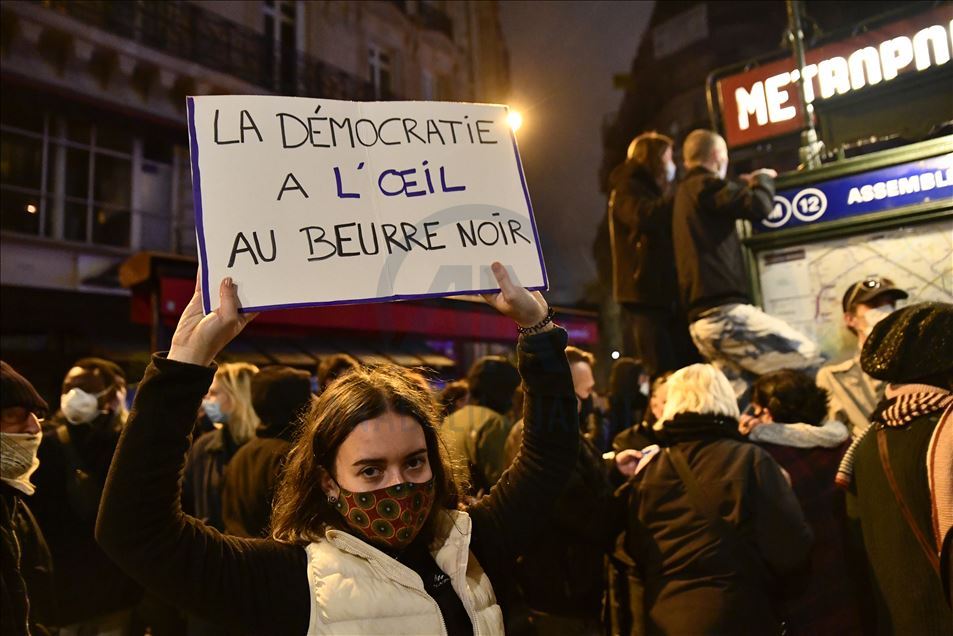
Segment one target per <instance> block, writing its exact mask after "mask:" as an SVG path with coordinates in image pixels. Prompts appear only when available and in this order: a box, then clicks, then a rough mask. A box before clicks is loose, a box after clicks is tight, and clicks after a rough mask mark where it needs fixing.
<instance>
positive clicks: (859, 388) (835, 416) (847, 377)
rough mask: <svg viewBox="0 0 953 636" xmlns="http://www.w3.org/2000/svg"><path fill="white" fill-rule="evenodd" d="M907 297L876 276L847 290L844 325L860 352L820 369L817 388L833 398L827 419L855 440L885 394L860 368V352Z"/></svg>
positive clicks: (861, 281) (877, 381)
mask: <svg viewBox="0 0 953 636" xmlns="http://www.w3.org/2000/svg"><path fill="white" fill-rule="evenodd" d="M907 297H908V294H907V292H905V291H903V290H902V289H898V288H897V287H896V286H894V283H893V281H892V280H890V279H889V278H881V277H877V276H872V277H869V278H866V279H864V280H859V281H857V282H855V283H853V284H852V285H850V286H848V287H847V289H846V290H845V291H844V296H843V298H842V300H841V305H842V307H843V310H844V325H845V326H846V327H847V329H848V330H849V331H850V332H851V333H852V334H854V335H855V336H856V337H857V350H856V351H855V352H854V355H853V356H851V357H850V358H849V359H848V360H844V361H843V362H839V363H837V364H828V365H825V366H823V367H821V369H820V370H819V371H818V372H817V385H818V386H819V387H821V388H823V389H826V390H827V392H828V393H830V396H831V399H830V402H829V403H828V419H831V420H838V421H839V422H842V423H843V424H844V425H846V426H847V428H848V429H849V430H850V433H851V436H852V437H854V438H855V439H856V438H857V437H859V436H860V435H861V434H862V433H863V432H864V431H866V430H867V428H868V427H869V426H870V419H869V418H870V414H871V413H873V411H874V408H875V407H876V406H877V404H878V403H879V402H880V400H881V399H883V394H884V384H883V382H881V381H880V380H875V379H874V378H872V377H870V376H869V375H867V374H866V373H864V371H863V369H861V368H860V351H861V349H863V348H864V342H866V341H867V336H869V335H870V332H871V330H872V329H873V328H874V325H876V324H877V323H878V322H880V321H881V320H883V319H884V318H886V317H887V316H888V315H890V314H891V313H893V311H894V310H895V309H896V304H897V301H898V300H903V299H905V298H907Z"/></svg>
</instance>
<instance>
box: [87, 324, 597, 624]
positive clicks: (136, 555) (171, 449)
mask: <svg viewBox="0 0 953 636" xmlns="http://www.w3.org/2000/svg"><path fill="white" fill-rule="evenodd" d="M566 341H567V336H566V332H565V331H563V330H562V329H554V330H551V331H548V332H545V333H542V334H537V335H533V336H522V337H521V338H520V341H519V347H518V351H519V369H520V374H521V376H522V378H523V382H524V388H525V391H526V406H525V413H526V433H525V437H524V442H523V448H522V451H521V453H520V455H519V458H518V459H517V461H516V463H515V464H514V465H513V466H512V467H511V468H510V469H509V470H508V471H507V472H505V473H504V474H503V476H502V477H501V478H500V480H499V482H498V483H497V485H496V486H494V488H493V489H492V490H491V492H490V494H489V495H488V496H487V497H484V498H483V499H481V500H480V501H479V502H478V503H476V504H474V505H472V506H470V507H469V509H468V510H467V512H468V513H469V515H470V517H471V519H472V524H473V525H472V528H473V530H472V540H471V544H470V549H471V550H472V552H473V554H474V555H475V556H476V558H477V559H478V560H479V562H480V564H481V565H482V566H483V569H484V571H485V572H486V574H487V575H488V576H489V578H490V580H491V581H501V580H504V579H505V578H506V577H507V576H509V575H510V572H511V570H512V568H513V566H514V565H515V555H516V554H518V553H519V551H520V550H521V549H522V548H523V547H525V546H526V545H527V544H528V543H529V542H531V541H532V540H533V538H534V536H535V535H536V534H537V533H539V532H544V531H545V528H544V524H545V520H546V519H547V518H548V513H549V512H550V509H551V508H552V505H553V502H554V500H555V498H556V496H557V495H558V494H559V492H560V491H561V490H562V488H563V485H564V483H565V482H566V480H567V479H568V477H569V473H570V471H571V469H572V466H573V463H574V460H575V457H576V451H577V448H578V442H579V440H578V437H579V436H578V427H577V425H576V420H575V417H576V401H575V400H576V399H575V394H574V392H573V385H572V377H571V375H570V372H569V365H568V363H567V362H566V356H565V354H564V349H565V347H566ZM214 372H215V369H214V367H203V366H197V365H190V364H183V363H180V362H175V361H172V360H168V359H166V358H165V357H163V356H160V355H157V356H155V357H154V358H153V361H152V364H151V365H150V366H149V368H148V369H147V371H146V374H145V378H144V379H143V382H142V384H141V385H140V387H139V391H138V394H137V396H136V402H135V404H134V405H133V409H132V413H131V416H130V419H129V423H128V425H127V426H126V429H125V430H124V431H123V434H122V438H121V439H120V442H119V447H118V449H117V452H116V456H115V459H114V460H113V464H112V467H111V469H110V472H109V478H108V481H107V483H106V489H105V492H104V495H103V500H102V505H101V507H100V511H99V519H98V523H97V539H98V540H99V542H100V544H101V545H102V546H103V549H104V550H105V551H106V552H107V553H108V554H109V555H110V556H111V557H112V558H113V559H114V560H115V561H116V562H117V563H119V564H120V565H121V567H122V568H123V569H125V570H126V571H127V572H128V573H129V574H130V575H131V576H132V577H134V578H135V579H137V580H138V581H140V582H141V583H142V584H143V585H144V586H145V587H146V588H148V589H150V590H152V591H153V592H154V593H156V594H157V595H158V596H160V597H161V598H163V599H165V600H166V601H168V602H171V603H173V604H174V605H176V606H178V607H180V608H183V609H185V610H186V611H189V612H191V613H194V614H196V615H198V616H201V617H204V618H206V619H209V620H211V621H214V622H217V623H221V624H224V625H228V626H230V627H232V628H235V629H237V630H239V631H241V632H247V633H252V634H282V635H288V634H304V633H306V632H307V629H308V621H309V615H310V611H311V600H310V597H311V590H310V589H309V584H308V576H307V571H306V566H307V558H306V554H305V550H304V548H303V547H301V546H296V545H289V544H284V543H279V542H276V541H273V540H270V539H244V538H238V537H231V536H226V535H222V534H221V533H219V532H218V531H216V530H214V529H212V528H209V527H207V526H205V525H204V524H203V523H202V522H201V521H199V520H197V519H195V518H192V517H189V516H188V515H186V514H185V513H183V512H182V507H181V495H180V485H179V484H180V476H181V473H182V468H183V465H184V461H185V453H186V451H187V450H188V445H189V433H190V431H191V428H192V424H193V419H194V416H195V412H196V410H197V409H198V406H199V404H200V402H201V400H202V396H203V395H205V393H206V391H207V389H208V387H209V385H210V384H211V381H212V377H213V375H214Z"/></svg>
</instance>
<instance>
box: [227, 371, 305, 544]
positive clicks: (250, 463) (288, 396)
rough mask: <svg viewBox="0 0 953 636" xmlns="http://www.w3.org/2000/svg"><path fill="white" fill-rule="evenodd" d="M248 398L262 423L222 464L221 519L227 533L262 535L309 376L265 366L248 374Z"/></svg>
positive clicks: (289, 446)
mask: <svg viewBox="0 0 953 636" xmlns="http://www.w3.org/2000/svg"><path fill="white" fill-rule="evenodd" d="M251 401H252V406H253V407H254V409H255V414H256V415H258V419H259V420H261V424H260V425H259V426H258V430H257V431H256V432H255V438H254V439H252V440H251V441H249V442H248V443H246V444H245V445H243V446H242V447H241V448H239V449H238V452H236V453H235V456H234V457H232V461H230V462H229V463H228V467H227V468H226V469H225V482H224V485H223V487H222V518H223V519H224V521H225V532H227V533H228V534H233V535H236V536H239V537H264V536H267V534H268V527H269V523H270V520H271V504H272V500H273V499H274V495H275V488H276V487H277V486H278V480H279V477H280V476H281V467H282V464H283V463H284V460H285V458H286V457H287V455H288V453H289V452H290V451H291V442H292V441H293V440H294V436H295V432H296V431H297V424H298V421H299V419H298V418H299V417H300V416H301V415H302V414H304V412H305V411H306V410H307V409H308V406H309V405H310V403H311V377H310V375H309V374H308V373H306V372H304V371H298V370H295V369H292V368H291V367H282V366H274V367H266V368H264V369H262V370H261V371H259V372H258V373H256V374H255V375H254V376H253V377H252V380H251Z"/></svg>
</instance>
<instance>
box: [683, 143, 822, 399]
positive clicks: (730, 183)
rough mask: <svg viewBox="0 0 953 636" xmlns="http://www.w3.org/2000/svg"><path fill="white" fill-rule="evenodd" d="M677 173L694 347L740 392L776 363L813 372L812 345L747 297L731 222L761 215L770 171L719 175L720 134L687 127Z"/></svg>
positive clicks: (723, 156)
mask: <svg viewBox="0 0 953 636" xmlns="http://www.w3.org/2000/svg"><path fill="white" fill-rule="evenodd" d="M682 157H683V159H684V162H685V168H686V169H687V170H688V172H687V174H686V175H685V178H684V179H682V181H681V182H680V183H679V185H678V191H677V192H676V194H675V206H674V212H673V215H672V237H673V241H674V244H675V264H676V269H677V271H678V287H679V292H680V296H681V301H682V304H683V305H684V306H685V309H686V311H687V312H688V320H689V322H690V323H691V324H690V326H689V331H690V333H691V336H692V340H693V341H694V343H695V346H696V347H698V351H699V353H701V355H702V356H703V357H704V358H705V359H706V360H708V361H709V362H710V363H711V364H713V365H715V366H716V367H717V368H718V369H719V370H720V371H722V372H723V373H724V374H725V376H726V377H727V378H728V380H729V381H730V382H731V384H732V387H734V389H735V394H736V395H737V396H738V397H739V398H741V399H742V400H744V399H745V394H746V392H747V390H748V387H749V386H750V383H751V382H752V381H753V380H754V379H755V378H757V377H758V376H760V375H763V374H765V373H770V372H772V371H778V370H780V369H785V368H787V369H798V370H802V371H808V372H809V373H810V374H811V375H813V374H814V373H815V372H816V370H817V368H818V367H820V365H821V364H822V363H823V362H824V360H823V358H822V357H821V356H820V351H819V349H818V347H817V345H816V344H815V343H814V342H813V341H811V340H810V339H809V338H808V337H807V336H805V335H804V334H802V333H801V332H799V331H797V330H796V329H794V328H793V327H791V326H790V325H789V324H788V323H786V322H785V321H783V320H780V319H778V318H775V317H773V316H770V315H768V314H766V313H764V312H763V311H761V310H760V309H759V308H757V307H755V306H754V305H752V304H751V298H750V296H749V295H748V277H747V272H746V268H745V262H744V258H743V255H742V252H741V239H740V237H739V236H738V232H737V229H736V223H737V221H738V220H740V219H746V220H749V221H751V222H757V221H761V220H763V219H767V218H768V216H769V215H770V214H771V212H772V210H773V208H774V177H776V176H777V173H776V172H775V171H774V170H770V169H760V170H756V171H755V172H752V173H751V174H748V175H742V176H741V180H740V181H738V180H733V179H727V178H726V177H727V174H728V147H727V145H726V144H725V140H724V139H722V137H721V135H718V134H717V133H714V132H712V131H710V130H701V129H700V130H694V131H692V132H691V133H689V135H688V136H687V137H686V138H685V142H684V145H683V150H682Z"/></svg>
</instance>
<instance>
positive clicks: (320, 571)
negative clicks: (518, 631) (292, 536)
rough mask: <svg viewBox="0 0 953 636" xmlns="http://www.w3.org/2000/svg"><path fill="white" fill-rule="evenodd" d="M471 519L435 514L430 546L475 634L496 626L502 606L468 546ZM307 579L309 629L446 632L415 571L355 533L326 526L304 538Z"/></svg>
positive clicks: (496, 630) (498, 629)
mask: <svg viewBox="0 0 953 636" xmlns="http://www.w3.org/2000/svg"><path fill="white" fill-rule="evenodd" d="M471 526H472V522H471V520H470V516H469V515H467V514H466V513H465V512H458V511H455V510H448V511H447V514H446V515H443V516H441V523H440V524H439V527H438V535H439V536H442V537H444V539H443V543H442V544H441V543H440V541H439V540H438V542H437V543H438V545H437V547H436V549H435V550H432V554H433V556H434V560H435V561H436V562H437V565H438V566H439V567H440V569H441V570H443V571H444V572H445V573H446V574H448V575H449V576H450V581H451V584H452V585H453V589H454V591H456V593H457V596H459V597H460V600H461V601H463V606H464V608H466V610H467V614H468V615H469V616H470V622H471V623H472V624H473V633H474V635H475V636H491V635H492V636H495V635H496V634H502V633H503V614H502V613H501V611H500V606H499V605H498V604H497V602H496V596H495V595H494V594H493V586H492V585H491V584H490V580H489V578H487V576H486V574H484V572H483V568H482V567H480V564H479V563H478V562H477V560H476V557H475V556H473V555H472V554H471V553H470V532H471ZM306 551H307V553H308V583H309V585H310V588H311V621H310V624H309V626H308V634H309V635H317V634H388V635H391V634H393V635H397V634H406V635H408V636H409V635H414V636H420V635H422V634H446V633H447V628H446V626H445V625H444V622H443V617H442V615H441V613H440V608H439V606H438V605H437V602H436V601H435V600H433V598H432V597H431V596H430V595H429V594H427V592H426V590H425V589H424V584H423V581H421V579H420V576H419V575H418V574H417V573H416V572H414V571H413V570H411V569H410V568H408V567H407V566H405V565H403V564H402V563H400V562H398V561H396V560H395V559H393V558H391V557H389V556H388V555H386V554H385V553H383V552H381V551H380V550H378V549H377V548H375V547H373V546H371V545H370V544H368V543H365V542H364V541H361V540H360V539H358V538H357V537H354V536H352V535H350V534H348V533H346V532H341V531H340V530H334V529H329V530H327V531H326V532H325V541H317V542H314V543H311V544H310V545H308V547H307V548H306Z"/></svg>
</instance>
